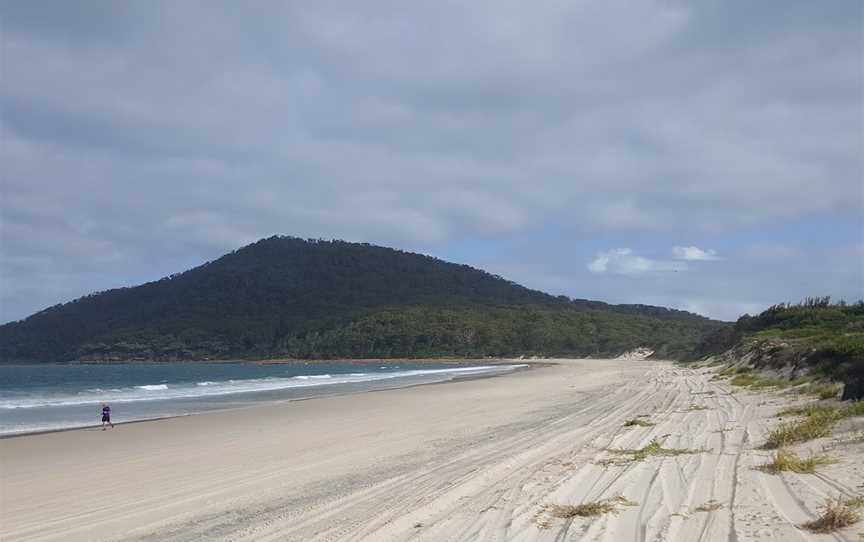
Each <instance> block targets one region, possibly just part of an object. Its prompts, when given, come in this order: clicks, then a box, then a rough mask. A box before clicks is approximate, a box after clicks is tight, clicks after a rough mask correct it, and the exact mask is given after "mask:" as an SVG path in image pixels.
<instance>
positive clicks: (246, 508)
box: [0, 360, 864, 542]
mask: <svg viewBox="0 0 864 542" xmlns="http://www.w3.org/2000/svg"><path fill="white" fill-rule="evenodd" d="M710 377H711V373H710V372H708V371H707V370H691V369H682V368H678V367H675V366H674V365H672V364H670V363H663V362H654V361H632V360H631V361H627V360H609V361H603V360H561V362H560V364H559V365H556V366H552V367H544V368H538V369H534V370H531V371H525V372H521V373H516V374H512V375H508V376H503V377H497V378H491V379H484V380H473V381H465V382H455V383H449V384H443V385H434V386H423V387H418V388H413V389H402V390H390V391H382V392H373V393H365V394H359V395H352V396H343V397H330V398H322V399H314V400H308V401H300V402H292V403H282V404H277V405H268V406H262V407H254V408H250V409H245V410H239V411H230V412H219V413H211V414H203V415H197V416H191V417H185V418H175V419H170V420H162V421H158V422H151V423H139V424H131V425H124V426H118V428H117V429H115V430H113V431H112V430H109V431H105V432H102V431H99V430H79V431H70V432H64V433H53V434H44V435H33V436H27V437H20V438H13V439H7V440H3V441H0V468H2V472H0V539H2V540H3V541H4V542H15V541H24V540H62V541H64V542H71V541H75V540H100V541H101V540H152V541H162V540H297V541H304V542H305V541H310V540H396V541H398V540H427V541H434V542H440V541H475V540H483V541H493V540H494V541H505V540H526V541H533V540H543V541H545V540H548V541H552V540H605V541H613V540H616V541H617V540H622V541H627V540H634V541H651V540H672V541H682V542H683V541H686V542H690V541H696V540H718V541H719V540H723V541H725V540H730V541H740V542H744V541H747V540H784V541H786V540H788V541H795V540H836V539H840V540H853V541H857V540H859V538H858V537H859V535H858V532H859V531H862V530H864V525H862V524H860V523H859V524H858V525H855V526H853V527H852V528H848V529H846V530H844V531H841V532H840V533H839V534H836V535H814V534H811V533H808V532H806V531H804V530H802V529H800V528H798V527H797V525H799V524H801V523H803V522H805V521H808V520H811V519H813V518H815V517H816V515H817V511H818V507H819V505H820V504H821V503H822V501H823V499H824V497H825V496H829V495H838V494H842V495H846V496H853V495H860V494H862V490H864V460H862V457H864V444H862V442H861V438H857V440H856V439H855V438H849V435H847V436H846V437H844V438H845V439H846V440H837V439H836V438H835V439H832V440H823V441H821V442H817V443H814V444H812V445H811V446H820V445H830V446H831V447H832V450H831V452H830V453H831V455H832V456H833V457H834V458H835V459H836V460H837V462H836V463H834V464H832V465H828V466H825V467H823V468H822V470H821V471H820V473H819V474H815V475H814V474H784V475H782V476H773V475H769V474H766V473H764V472H761V471H758V470H754V469H753V467H754V466H757V465H760V464H762V463H764V462H765V461H766V459H767V457H768V456H769V455H770V454H769V452H765V451H761V450H758V449H757V446H758V445H759V444H760V443H761V441H762V440H763V439H764V435H765V433H766V430H767V428H769V427H770V426H771V425H773V424H775V423H776V420H773V419H772V418H771V417H770V416H771V415H772V414H773V413H774V412H776V410H777V409H778V408H779V407H780V406H782V405H785V404H787V403H789V402H790V401H792V400H793V399H790V398H789V397H788V396H781V395H779V394H773V395H765V394H762V395H760V394H750V393H745V392H737V393H735V394H730V393H729V391H730V390H729V389H728V387H727V385H726V384H725V383H722V382H718V381H711V380H710ZM801 400H803V399H801ZM639 415H646V416H647V417H646V418H643V419H647V420H650V421H652V422H654V423H656V425H654V426H651V427H629V428H625V427H623V424H624V422H625V421H626V420H628V419H631V418H635V417H636V416H639ZM662 435H668V437H667V438H666V441H665V446H667V447H674V448H692V449H704V451H701V452H698V453H692V454H683V455H677V456H670V457H652V458H647V459H645V460H644V461H637V462H632V461H631V462H627V461H624V459H625V458H626V457H627V456H626V455H622V454H616V453H613V452H610V451H609V450H610V449H634V448H639V447H641V446H643V445H645V444H646V443H648V442H649V441H650V440H651V439H652V438H653V437H657V436H662ZM616 495H622V496H624V497H626V498H627V499H629V500H630V501H633V502H634V503H638V504H636V505H633V506H624V507H622V508H621V509H620V511H619V512H618V513H617V514H606V515H603V516H600V517H594V518H574V519H559V518H557V517H553V516H552V515H551V514H550V513H549V511H548V509H547V505H550V504H578V503H581V502H584V501H591V500H596V499H603V498H609V497H614V496H616ZM706 503H718V506H719V507H718V508H716V509H714V510H711V511H698V510H697V509H698V508H699V507H700V506H702V505H705V504H706ZM710 508H714V507H710ZM835 536H836V537H835Z"/></svg>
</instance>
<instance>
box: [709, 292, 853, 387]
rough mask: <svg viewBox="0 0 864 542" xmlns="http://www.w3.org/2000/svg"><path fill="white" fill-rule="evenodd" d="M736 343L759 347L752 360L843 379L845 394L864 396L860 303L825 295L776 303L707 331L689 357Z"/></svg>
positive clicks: (739, 346)
mask: <svg viewBox="0 0 864 542" xmlns="http://www.w3.org/2000/svg"><path fill="white" fill-rule="evenodd" d="M733 348H737V349H738V350H739V353H740V352H741V351H743V350H749V351H750V352H753V351H758V352H759V353H760V355H759V356H756V357H755V358H754V362H755V363H756V364H757V365H763V366H766V367H771V366H773V367H778V366H781V365H795V366H797V367H799V368H802V369H804V370H807V371H809V372H812V373H815V374H820V375H823V376H825V377H828V378H831V379H833V380H839V381H842V382H845V383H846V389H845V391H844V397H846V398H861V397H862V396H864V302H861V301H858V302H857V303H854V304H847V303H845V302H840V303H831V299H830V298H828V297H818V298H809V299H806V300H804V301H803V302H801V303H798V304H794V305H793V304H779V305H774V306H773V307H770V308H769V309H767V310H765V311H764V312H762V313H761V314H758V315H756V316H750V315H744V316H742V317H741V318H739V319H738V321H737V322H736V323H735V325H734V326H730V327H725V328H720V329H718V330H717V331H715V332H714V333H711V334H709V335H707V336H706V337H705V338H704V339H703V340H702V341H701V342H700V343H699V345H698V346H697V347H696V349H695V350H694V354H693V357H695V358H698V357H704V356H707V355H712V354H718V353H721V352H723V351H726V350H729V349H733Z"/></svg>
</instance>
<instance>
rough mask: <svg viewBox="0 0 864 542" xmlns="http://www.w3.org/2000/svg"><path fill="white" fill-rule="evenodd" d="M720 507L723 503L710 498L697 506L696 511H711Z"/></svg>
mask: <svg viewBox="0 0 864 542" xmlns="http://www.w3.org/2000/svg"><path fill="white" fill-rule="evenodd" d="M721 508H723V503H721V502H717V501H715V500H713V499H712V500H710V501H708V502H706V503H705V504H703V505H700V506H697V507H696V511H697V512H713V511H715V510H720V509H721Z"/></svg>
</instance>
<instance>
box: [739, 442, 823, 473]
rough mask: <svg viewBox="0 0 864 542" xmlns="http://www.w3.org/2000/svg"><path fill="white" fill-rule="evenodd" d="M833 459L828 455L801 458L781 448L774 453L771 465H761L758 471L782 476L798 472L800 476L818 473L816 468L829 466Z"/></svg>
mask: <svg viewBox="0 0 864 542" xmlns="http://www.w3.org/2000/svg"><path fill="white" fill-rule="evenodd" d="M831 462H832V461H831V459H830V458H829V457H828V456H827V455H813V454H811V455H810V457H808V458H806V459H805V458H801V457H799V456H798V454H796V453H795V452H793V451H791V450H788V449H786V448H781V449H779V450H777V452H775V453H774V457H773V458H772V460H771V462H770V463H766V464H765V465H760V466H759V467H756V468H757V469H759V470H761V471H764V472H767V473H769V474H780V473H781V472H797V473H799V474H806V473H813V472H816V467H818V466H819V465H827V464H829V463H831Z"/></svg>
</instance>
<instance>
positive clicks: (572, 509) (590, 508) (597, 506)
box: [547, 495, 638, 519]
mask: <svg viewBox="0 0 864 542" xmlns="http://www.w3.org/2000/svg"><path fill="white" fill-rule="evenodd" d="M622 506H638V503H635V502H633V501H631V500H629V499H627V498H625V497H623V496H622V495H617V496H615V497H611V498H609V499H602V500H599V501H591V502H585V503H582V504H553V505H550V506H548V507H547V510H548V511H549V514H550V515H552V516H553V517H556V518H562V519H571V518H575V517H591V516H601V515H603V514H609V513H613V514H617V513H618V509H619V508H620V507H622Z"/></svg>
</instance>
